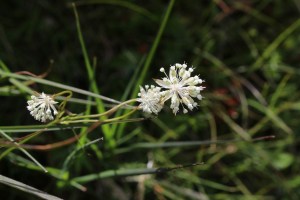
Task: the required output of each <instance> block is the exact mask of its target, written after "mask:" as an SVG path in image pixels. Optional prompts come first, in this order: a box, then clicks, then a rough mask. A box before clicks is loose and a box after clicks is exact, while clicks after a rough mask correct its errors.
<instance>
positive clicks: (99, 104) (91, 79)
mask: <svg viewBox="0 0 300 200" xmlns="http://www.w3.org/2000/svg"><path fill="white" fill-rule="evenodd" d="M72 5H73V10H74V15H75V19H76V28H77V33H78V39H79V42H80V46H81V50H82V54H83V57H84V62H85V67H86V70H87V73H88V79H89V83H90V84H91V89H92V91H93V92H94V93H96V94H100V90H99V88H98V86H97V82H96V80H95V74H94V70H93V68H92V65H91V63H90V60H89V57H88V53H87V50H86V46H85V42H84V40H83V36H82V31H81V27H80V21H79V16H78V13H77V10H76V7H75V4H74V3H73V4H72ZM96 103H97V110H98V112H99V113H103V112H105V108H104V105H103V102H102V101H101V99H99V98H96ZM101 119H104V120H105V119H107V117H106V116H103V117H101ZM101 128H102V131H103V133H104V135H105V137H106V138H108V139H109V140H110V139H111V138H112V135H111V131H110V127H109V126H108V125H107V126H101Z"/></svg>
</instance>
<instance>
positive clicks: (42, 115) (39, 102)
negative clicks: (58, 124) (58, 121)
mask: <svg viewBox="0 0 300 200" xmlns="http://www.w3.org/2000/svg"><path fill="white" fill-rule="evenodd" d="M57 103H58V102H56V101H54V100H53V98H52V97H51V96H48V95H46V94H45V93H44V92H43V93H42V94H38V95H37V96H35V95H32V96H31V100H29V101H27V104H28V106H27V109H28V110H29V111H30V114H31V115H32V116H33V117H34V118H35V119H36V120H38V121H41V122H46V121H47V120H53V119H54V118H53V116H55V115H57V110H56V108H55V107H54V104H57Z"/></svg>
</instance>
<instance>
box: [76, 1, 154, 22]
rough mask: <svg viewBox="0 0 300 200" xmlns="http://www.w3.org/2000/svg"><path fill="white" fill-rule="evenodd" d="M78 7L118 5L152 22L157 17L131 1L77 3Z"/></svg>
mask: <svg viewBox="0 0 300 200" xmlns="http://www.w3.org/2000/svg"><path fill="white" fill-rule="evenodd" d="M75 3H76V5H77V6H81V5H91V4H109V5H116V6H121V7H124V8H128V9H130V10H132V11H134V12H136V13H139V14H141V15H144V16H145V17H148V18H149V19H151V20H155V16H154V15H153V14H152V13H151V12H149V11H148V10H146V9H145V8H143V7H140V6H138V5H136V4H134V3H131V2H129V1H123V0H87V1H77V2H75Z"/></svg>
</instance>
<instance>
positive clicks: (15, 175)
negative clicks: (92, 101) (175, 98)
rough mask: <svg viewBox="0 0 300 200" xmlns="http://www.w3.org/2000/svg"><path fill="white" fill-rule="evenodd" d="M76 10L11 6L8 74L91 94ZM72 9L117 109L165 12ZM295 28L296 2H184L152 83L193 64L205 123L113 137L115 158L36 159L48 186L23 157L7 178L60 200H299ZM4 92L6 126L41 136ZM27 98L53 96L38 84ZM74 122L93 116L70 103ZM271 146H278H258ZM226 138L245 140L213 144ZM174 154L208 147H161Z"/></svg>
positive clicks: (299, 33) (7, 164) (141, 6)
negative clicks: (140, 171) (136, 172)
mask: <svg viewBox="0 0 300 200" xmlns="http://www.w3.org/2000/svg"><path fill="white" fill-rule="evenodd" d="M70 3H71V1H47V0H39V1H17V0H10V1H3V2H2V3H1V6H0V59H1V61H2V62H3V63H2V64H1V66H2V67H3V65H6V66H7V67H8V68H9V70H10V71H11V72H20V71H29V72H31V73H34V74H37V75H39V74H43V73H45V72H48V74H47V76H46V77H45V79H47V80H51V81H56V82H59V83H63V84H66V85H72V86H74V87H77V88H82V89H85V90H89V89H91V85H90V82H89V81H88V80H89V79H88V75H87V72H86V68H85V63H84V57H83V56H82V48H81V46H80V43H79V40H78V36H77V29H76V20H75V17H74V13H73V10H72V7H71V4H70ZM76 3H77V11H78V14H79V18H80V24H81V29H82V30H81V31H82V35H83V38H84V41H85V45H86V49H87V52H88V56H89V58H90V60H91V63H95V62H94V61H95V58H97V64H96V67H95V69H94V70H95V73H94V77H95V79H96V81H97V86H98V88H99V89H100V91H101V94H102V95H105V96H108V97H111V98H114V99H118V100H120V99H121V98H122V96H123V94H124V92H125V90H126V88H127V86H128V84H129V82H130V80H132V79H133V76H134V73H135V72H136V71H137V70H141V69H142V67H143V66H144V63H145V57H146V56H147V53H148V52H149V50H150V48H151V46H152V45H153V42H154V40H155V37H156V35H157V32H158V30H159V27H160V24H161V21H162V19H163V16H164V14H165V12H166V9H167V7H168V5H169V2H168V1H133V0H132V1H129V0H124V1H103V0H95V1H82V2H76ZM299 16H300V4H299V3H298V1H297V0H294V1H292V0H291V1H280V0H252V1H251V0H241V1H235V0H211V1H208V0H201V1H199V0H190V1H179V0H177V1H176V2H175V4H174V7H173V9H172V12H171V15H170V18H169V19H168V21H167V25H166V28H165V30H164V32H163V35H162V37H161V40H160V42H159V44H158V48H157V51H156V52H155V54H154V57H153V58H152V59H151V65H150V68H149V69H148V71H147V75H146V77H145V81H144V83H145V84H147V83H151V82H152V78H160V76H161V74H160V73H159V69H160V67H163V66H169V65H171V64H174V63H176V62H179V63H183V62H184V61H185V62H187V63H188V64H189V65H193V66H194V67H195V72H196V73H198V74H200V76H201V78H203V79H205V81H206V82H205V86H206V90H205V91H204V92H203V96H204V97H205V99H204V100H203V101H201V102H200V107H199V108H198V109H197V110H195V111H193V112H192V113H189V114H186V115H183V114H178V115H177V116H176V117H175V116H173V114H172V111H171V110H170V109H167V108H165V109H164V110H163V111H162V113H160V114H159V115H158V116H157V117H154V118H151V119H149V120H146V121H143V122H136V123H130V124H127V125H126V126H124V127H122V126H121V125H120V126H118V127H117V128H115V129H114V128H113V125H111V127H110V128H112V129H111V130H115V133H116V134H115V135H114V138H113V139H114V141H116V144H114V145H113V147H109V145H107V144H108V143H109V142H110V141H107V140H106V138H104V140H103V141H101V142H100V143H96V145H95V144H94V146H93V145H86V144H80V143H74V144H71V145H68V146H65V147H62V148H58V149H55V150H51V151H30V150H28V151H30V153H32V155H34V156H35V158H36V159H37V160H38V161H40V162H41V163H42V164H43V165H44V166H46V167H47V169H48V170H49V173H48V174H45V173H43V172H42V171H41V170H40V169H39V168H38V167H36V166H35V165H33V163H32V162H31V161H29V160H27V158H25V157H23V154H21V153H19V151H16V150H15V151H13V153H10V154H8V155H7V156H6V157H5V158H3V159H2V160H1V161H0V162H1V163H0V165H1V168H0V174H2V175H4V176H6V177H9V178H11V179H15V180H18V181H21V182H22V183H25V184H28V185H30V186H33V187H35V188H38V189H39V190H42V191H45V192H47V193H50V194H52V195H55V196H59V197H61V198H64V199H96V198H98V199H134V198H136V199H142V198H144V199H284V200H285V199H286V200H288V199H294V200H297V199H299V198H300V192H299V188H300V175H299V174H300V169H299V166H300V159H299V155H298V154H299V153H298V152H299V138H300V137H299V131H300V122H299V117H300V116H299V109H300V101H299V99H300V98H299V97H300V93H299V90H298V88H299V85H300V81H299V78H298V76H299V75H300V70H299V67H300V62H299V61H300V48H299V46H300V18H299ZM1 69H2V68H1ZM49 69H50V71H48V70H49ZM138 73H140V71H138ZM7 84H8V82H7V80H6V79H4V78H3V79H0V95H1V104H0V116H1V117H0V126H14V125H15V126H17V125H28V124H38V122H35V121H34V120H33V119H32V118H31V116H30V115H29V113H28V112H27V110H26V95H25V94H17V95H15V94H13V93H10V92H7V91H5V90H4V88H5V87H6V86H7ZM31 88H32V89H34V90H37V91H45V92H46V93H55V92H58V91H59V90H58V89H55V88H52V87H48V86H45V85H40V84H33V85H31ZM129 96H130V95H127V97H126V98H129ZM75 97H78V98H83V96H81V95H78V96H75ZM67 109H69V110H71V111H72V112H75V113H80V112H85V110H86V107H85V105H80V104H72V103H70V104H68V105H67ZM96 110H97V109H96V108H95V107H92V108H91V111H92V112H96ZM142 115H143V114H142V113H138V114H136V116H137V117H139V116H142ZM74 134H78V132H77V130H75V132H72V131H70V130H59V131H54V132H45V133H43V134H41V135H39V136H38V137H36V138H35V139H34V140H33V141H31V142H32V143H34V144H50V143H53V142H55V141H59V140H63V139H66V138H69V137H72V136H74ZM270 135H274V136H276V137H275V139H272V140H261V141H250V138H258V137H262V136H270ZM21 136H22V133H18V134H15V135H11V137H21ZM99 137H103V130H102V129H100V128H97V129H95V130H94V131H93V132H91V133H89V135H88V138H89V139H90V140H91V141H93V140H95V139H97V138H99ZM227 139H230V140H231V139H237V140H239V141H231V142H224V143H223V144H214V142H213V141H216V140H221V141H223V140H227ZM180 141H186V142H193V141H211V142H212V144H209V145H200V144H199V145H193V144H192V143H185V145H180V144H175V145H173V146H171V147H161V146H159V147H158V146H157V144H158V143H159V144H160V143H163V142H180ZM86 142H87V141H86ZM167 144H169V143H167ZM173 144H174V143H173ZM84 145H85V146H84ZM83 146H84V147H83ZM81 147H82V148H81ZM5 150H6V148H4V147H2V148H1V149H0V151H1V153H2V152H3V151H5ZM100 151H101V153H100ZM68 156H69V159H70V160H68V159H67V158H68ZM66 160H67V161H66ZM201 162H204V164H203V165H197V166H194V167H188V168H182V169H177V170H173V171H172V172H169V173H161V174H156V175H142V176H134V177H130V176H126V177H116V178H111V177H113V175H111V171H108V170H122V169H137V168H146V167H147V163H148V165H150V164H151V163H153V167H154V168H161V167H167V168H168V167H175V166H178V165H185V164H192V163H201ZM106 171H108V174H106V175H108V176H109V177H110V178H108V179H102V178H101V177H100V176H99V173H101V172H106ZM126 173H127V171H126ZM85 175H90V176H89V177H85ZM102 175H103V174H102ZM82 176H83V177H82ZM88 178H92V180H89V179H88ZM72 180H73V181H75V182H76V181H78V183H80V184H82V186H84V187H85V189H87V190H86V191H85V192H83V191H82V190H83V189H84V188H81V187H80V186H78V185H76V184H74V182H72ZM80 189H82V190H80ZM0 192H1V196H2V194H5V196H6V197H7V198H6V199H25V198H28V199H34V198H35V197H33V196H30V195H28V194H26V193H23V192H21V191H19V190H16V189H14V188H10V187H7V186H4V185H0Z"/></svg>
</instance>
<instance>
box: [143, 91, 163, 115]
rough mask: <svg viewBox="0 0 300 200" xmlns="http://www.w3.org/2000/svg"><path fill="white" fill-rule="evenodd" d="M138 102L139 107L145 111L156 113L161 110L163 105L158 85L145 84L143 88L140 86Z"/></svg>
mask: <svg viewBox="0 0 300 200" xmlns="http://www.w3.org/2000/svg"><path fill="white" fill-rule="evenodd" d="M138 96H139V98H138V99H137V101H138V102H141V104H140V105H139V107H140V108H141V109H142V110H143V111H144V112H146V113H149V114H151V113H154V114H156V115H157V114H158V112H160V111H161V109H162V107H163V105H162V104H161V94H160V87H155V86H153V85H151V87H149V86H148V85H146V86H145V89H144V88H143V87H141V86H140V93H139V94H138Z"/></svg>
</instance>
